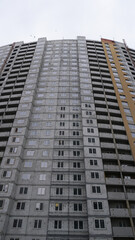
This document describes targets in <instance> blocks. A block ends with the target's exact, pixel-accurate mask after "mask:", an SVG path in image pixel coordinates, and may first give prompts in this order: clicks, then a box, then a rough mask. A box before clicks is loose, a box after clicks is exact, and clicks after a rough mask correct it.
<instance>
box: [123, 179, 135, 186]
mask: <svg viewBox="0 0 135 240" xmlns="http://www.w3.org/2000/svg"><path fill="white" fill-rule="evenodd" d="M124 182H125V185H130V186H135V179H124Z"/></svg>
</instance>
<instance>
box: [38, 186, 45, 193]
mask: <svg viewBox="0 0 135 240" xmlns="http://www.w3.org/2000/svg"><path fill="white" fill-rule="evenodd" d="M37 194H38V195H45V188H43V187H41V188H38V191H37Z"/></svg>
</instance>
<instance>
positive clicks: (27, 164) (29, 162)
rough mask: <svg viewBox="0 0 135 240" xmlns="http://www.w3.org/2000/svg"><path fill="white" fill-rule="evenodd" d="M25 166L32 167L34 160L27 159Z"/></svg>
mask: <svg viewBox="0 0 135 240" xmlns="http://www.w3.org/2000/svg"><path fill="white" fill-rule="evenodd" d="M24 167H32V162H31V161H25V162H24Z"/></svg>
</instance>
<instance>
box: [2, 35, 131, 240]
mask: <svg viewBox="0 0 135 240" xmlns="http://www.w3.org/2000/svg"><path fill="white" fill-rule="evenodd" d="M0 74H1V75H0V240H78V239H79V240H135V50H133V49H130V48H128V47H127V46H126V44H125V43H119V42H116V41H112V40H108V39H101V41H93V40H87V39H86V38H85V37H77V39H75V40H53V41H48V40H47V39H46V38H40V39H38V41H37V42H30V43H23V42H17V43H13V44H11V45H7V46H4V47H0Z"/></svg>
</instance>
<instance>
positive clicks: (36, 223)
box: [34, 219, 42, 228]
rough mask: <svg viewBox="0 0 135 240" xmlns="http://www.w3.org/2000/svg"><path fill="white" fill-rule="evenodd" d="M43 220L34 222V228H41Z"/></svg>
mask: <svg viewBox="0 0 135 240" xmlns="http://www.w3.org/2000/svg"><path fill="white" fill-rule="evenodd" d="M41 226H42V220H40V219H38V220H35V221H34V228H41Z"/></svg>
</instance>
